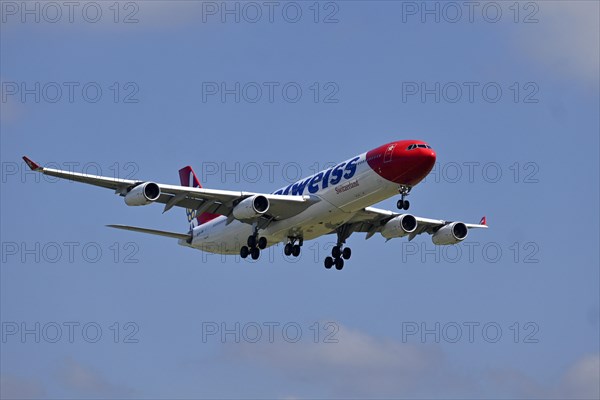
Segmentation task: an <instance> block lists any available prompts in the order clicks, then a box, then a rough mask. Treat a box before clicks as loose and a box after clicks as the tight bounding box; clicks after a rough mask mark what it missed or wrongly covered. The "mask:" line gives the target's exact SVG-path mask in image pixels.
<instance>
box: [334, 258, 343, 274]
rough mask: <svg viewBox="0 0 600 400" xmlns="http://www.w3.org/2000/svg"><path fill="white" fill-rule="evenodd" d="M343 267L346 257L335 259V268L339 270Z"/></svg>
mask: <svg viewBox="0 0 600 400" xmlns="http://www.w3.org/2000/svg"><path fill="white" fill-rule="evenodd" d="M342 268H344V259H343V258H336V259H335V269H337V270H338V271H339V270H341V269H342Z"/></svg>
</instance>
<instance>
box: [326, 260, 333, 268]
mask: <svg viewBox="0 0 600 400" xmlns="http://www.w3.org/2000/svg"><path fill="white" fill-rule="evenodd" d="M331 267H333V258H331V257H325V268H327V269H331Z"/></svg>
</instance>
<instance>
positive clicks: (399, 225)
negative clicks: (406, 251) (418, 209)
mask: <svg viewBox="0 0 600 400" xmlns="http://www.w3.org/2000/svg"><path fill="white" fill-rule="evenodd" d="M415 229H417V219H416V218H415V217H414V216H412V215H410V214H402V215H399V216H397V217H394V218H392V219H390V220H389V221H388V222H387V223H386V224H385V225H384V226H383V229H382V230H381V236H383V237H384V238H386V239H391V238H397V237H402V236H406V235H408V234H409V233H412V232H414V231H415Z"/></svg>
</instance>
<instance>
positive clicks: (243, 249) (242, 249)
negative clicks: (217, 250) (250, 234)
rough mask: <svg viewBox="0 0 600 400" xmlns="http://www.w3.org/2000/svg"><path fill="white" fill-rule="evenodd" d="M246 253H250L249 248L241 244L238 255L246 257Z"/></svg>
mask: <svg viewBox="0 0 600 400" xmlns="http://www.w3.org/2000/svg"><path fill="white" fill-rule="evenodd" d="M248 254H250V250H249V249H248V246H243V247H242V248H241V249H240V257H242V258H246V257H248Z"/></svg>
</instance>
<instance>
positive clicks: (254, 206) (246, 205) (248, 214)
mask: <svg viewBox="0 0 600 400" xmlns="http://www.w3.org/2000/svg"><path fill="white" fill-rule="evenodd" d="M267 210H269V199H267V198H266V197H265V196H263V195H261V194H257V195H256V196H252V197H248V198H247V199H244V200H242V201H240V202H239V204H238V205H237V206H235V207H234V209H233V216H234V217H235V218H236V219H241V220H244V219H252V218H256V217H260V216H261V215H263V214H264V213H266V212H267Z"/></svg>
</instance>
